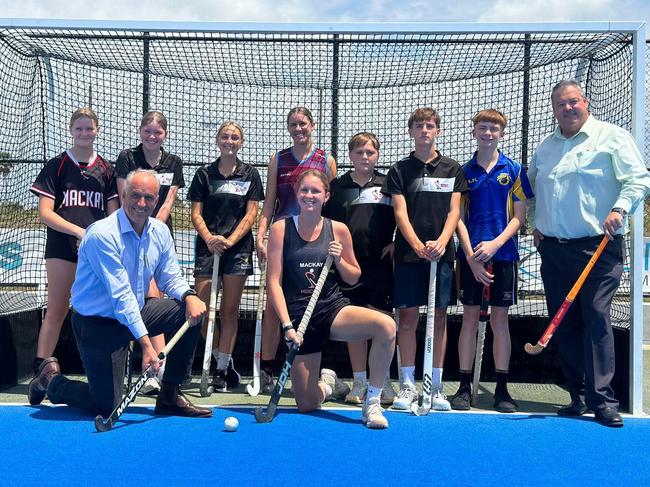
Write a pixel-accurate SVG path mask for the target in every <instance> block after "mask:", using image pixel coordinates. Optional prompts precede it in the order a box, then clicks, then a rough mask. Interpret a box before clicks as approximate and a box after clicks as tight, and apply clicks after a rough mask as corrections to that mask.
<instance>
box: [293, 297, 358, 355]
mask: <svg viewBox="0 0 650 487" xmlns="http://www.w3.org/2000/svg"><path fill="white" fill-rule="evenodd" d="M346 306H350V301H349V300H348V299H347V298H345V297H343V296H341V297H340V298H338V299H336V300H334V301H333V302H329V303H326V304H324V305H322V306H319V304H318V303H317V304H316V308H315V309H314V312H313V313H312V315H311V319H310V320H309V323H308V324H307V330H306V331H305V334H304V335H303V340H302V345H301V346H300V349H299V350H298V355H308V354H310V353H319V352H322V351H323V349H324V348H325V344H326V343H327V340H329V337H330V328H331V327H332V323H334V318H336V315H337V314H339V312H340V311H341V310H342V309H343V308H345V307H346ZM302 312H304V310H300V311H298V312H296V311H295V310H294V311H293V313H292V310H289V317H290V318H291V322H292V323H293V326H294V328H296V329H298V325H300V320H301V319H302Z"/></svg>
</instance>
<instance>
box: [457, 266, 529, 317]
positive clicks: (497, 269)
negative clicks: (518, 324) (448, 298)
mask: <svg viewBox="0 0 650 487" xmlns="http://www.w3.org/2000/svg"><path fill="white" fill-rule="evenodd" d="M458 274H459V275H460V289H459V291H458V298H459V299H460V302H461V303H463V304H466V305H467V306H480V305H481V301H482V299H483V284H481V283H479V282H478V281H477V280H476V279H474V274H472V269H470V267H469V264H467V260H465V258H464V257H459V258H458ZM492 274H494V282H493V283H492V285H491V286H490V305H491V306H504V307H507V306H512V305H513V304H516V303H517V263H516V262H512V261H505V260H495V261H493V262H492Z"/></svg>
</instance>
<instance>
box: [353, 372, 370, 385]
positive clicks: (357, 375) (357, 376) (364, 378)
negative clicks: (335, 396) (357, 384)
mask: <svg viewBox="0 0 650 487" xmlns="http://www.w3.org/2000/svg"><path fill="white" fill-rule="evenodd" d="M352 378H353V379H354V380H360V381H361V382H364V383H365V382H368V374H367V373H366V371H365V370H362V371H361V372H352Z"/></svg>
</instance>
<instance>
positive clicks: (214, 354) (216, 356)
mask: <svg viewBox="0 0 650 487" xmlns="http://www.w3.org/2000/svg"><path fill="white" fill-rule="evenodd" d="M212 356H213V357H214V359H215V360H216V361H218V360H219V349H218V348H213V349H212Z"/></svg>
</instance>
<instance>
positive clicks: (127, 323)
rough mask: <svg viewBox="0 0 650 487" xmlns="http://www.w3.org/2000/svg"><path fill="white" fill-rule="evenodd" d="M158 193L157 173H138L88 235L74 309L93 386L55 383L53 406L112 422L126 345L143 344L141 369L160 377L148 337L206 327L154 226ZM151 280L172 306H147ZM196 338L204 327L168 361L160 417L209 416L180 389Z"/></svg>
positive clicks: (170, 248) (200, 306)
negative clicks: (149, 368)
mask: <svg viewBox="0 0 650 487" xmlns="http://www.w3.org/2000/svg"><path fill="white" fill-rule="evenodd" d="M158 190H159V183H158V180H157V178H156V175H155V173H153V172H152V171H149V170H136V171H133V172H132V173H130V174H129V175H128V176H127V178H126V186H125V188H124V194H123V202H124V206H123V207H122V208H121V209H119V210H118V211H116V212H115V213H113V214H112V215H111V216H110V217H108V218H104V219H103V220H99V221H97V222H95V223H94V224H93V225H91V226H90V227H88V229H87V230H86V235H85V237H84V239H83V240H82V242H81V245H80V247H79V264H78V266H77V273H76V276H75V282H74V285H73V287H72V299H71V301H72V307H73V313H72V325H73V329H74V332H75V337H76V339H77V345H78V347H79V352H80V355H81V359H82V361H83V364H84V368H85V370H86V374H87V375H88V383H87V384H86V383H85V382H79V381H71V380H69V379H67V378H65V377H63V376H62V375H57V376H55V377H54V378H52V379H51V382H50V384H49V387H48V396H49V398H50V401H51V402H52V403H54V404H57V403H65V404H68V405H71V406H75V407H79V408H82V409H86V410H88V411H91V412H92V413H93V414H97V413H99V414H102V415H103V416H107V415H108V414H110V412H111V411H112V410H113V408H114V407H115V406H116V405H117V404H118V403H119V402H120V400H121V393H122V383H123V371H124V360H125V357H126V346H127V344H128V342H129V340H132V339H133V338H135V339H136V340H138V342H139V343H140V345H141V347H142V355H143V363H145V364H150V365H151V366H152V368H153V369H154V370H155V371H158V369H159V364H158V358H157V354H156V351H155V350H154V349H153V347H152V345H151V341H150V339H149V335H152V336H155V335H159V334H161V333H165V332H175V331H177V330H178V329H179V328H180V327H181V326H182V325H183V323H184V322H185V321H186V320H187V321H189V322H190V324H192V325H197V324H200V323H201V319H202V317H203V315H204V314H205V310H206V308H205V304H204V303H203V302H202V301H201V300H200V299H198V298H197V297H196V293H194V291H192V290H191V289H190V287H189V285H188V284H187V282H186V281H185V279H184V278H183V277H182V275H181V272H180V268H179V266H178V262H177V260H176V253H175V251H174V243H173V240H172V238H171V235H170V233H169V229H168V228H167V226H166V225H165V224H164V223H161V222H160V221H158V220H156V219H154V218H150V215H151V213H152V211H153V209H154V208H155V206H156V203H157V201H158ZM152 278H154V280H155V281H156V283H157V284H158V287H159V288H160V289H161V290H162V291H163V292H165V293H166V294H167V295H168V296H170V297H171V298H173V299H158V298H148V299H145V296H146V294H147V290H148V287H149V283H150V282H151V279H152ZM198 334H199V327H197V326H192V327H191V328H190V329H189V330H188V331H187V332H186V333H185V335H184V336H183V337H182V338H181V339H180V340H179V341H178V343H177V344H176V346H175V347H174V349H173V350H172V351H171V352H170V353H169V355H168V357H167V364H166V368H165V373H164V375H163V379H162V387H161V390H160V393H159V395H158V399H157V400H156V410H155V411H156V413H157V414H173V415H180V416H197V417H209V416H211V415H212V411H211V410H210V409H208V408H200V407H197V406H194V405H193V404H192V403H191V402H190V401H189V400H188V399H187V398H186V397H185V396H184V395H183V394H182V393H181V392H180V391H179V389H178V386H179V384H180V383H181V382H182V380H183V379H184V378H185V376H186V374H187V373H188V371H189V368H190V366H191V363H192V358H193V355H194V349H195V347H196V342H197V339H198Z"/></svg>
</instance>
